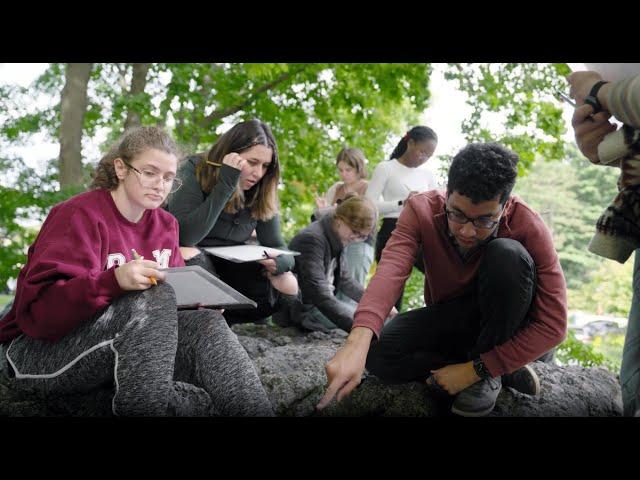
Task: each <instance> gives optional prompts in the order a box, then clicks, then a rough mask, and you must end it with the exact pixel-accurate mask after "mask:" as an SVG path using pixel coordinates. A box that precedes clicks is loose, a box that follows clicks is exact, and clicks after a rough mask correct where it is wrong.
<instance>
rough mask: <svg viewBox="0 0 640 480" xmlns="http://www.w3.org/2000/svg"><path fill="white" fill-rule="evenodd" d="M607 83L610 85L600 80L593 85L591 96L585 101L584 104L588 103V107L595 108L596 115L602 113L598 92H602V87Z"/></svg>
mask: <svg viewBox="0 0 640 480" xmlns="http://www.w3.org/2000/svg"><path fill="white" fill-rule="evenodd" d="M605 83H609V82H605V81H604V80H600V81H598V82H596V83H595V84H594V85H593V87H591V90H590V91H589V95H587V98H585V99H584V103H586V104H587V105H591V106H592V107H593V113H594V114H595V113H598V112H601V111H602V105H601V104H600V101H599V100H598V91H599V90H600V88H602V86H603V85H604V84H605Z"/></svg>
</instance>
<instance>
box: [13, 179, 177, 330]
mask: <svg viewBox="0 0 640 480" xmlns="http://www.w3.org/2000/svg"><path fill="white" fill-rule="evenodd" d="M132 248H133V249H135V250H136V251H137V252H138V253H139V254H140V255H141V256H143V257H144V258H145V259H146V260H154V261H157V262H158V263H159V264H160V266H161V267H179V266H184V260H183V258H182V255H181V254H180V250H179V248H178V222H177V220H176V219H175V218H174V217H173V216H172V215H171V214H169V213H167V212H166V211H164V210H163V209H161V208H157V209H154V210H146V211H145V212H144V214H143V216H142V218H141V219H140V221H138V222H137V223H133V222H130V221H129V220H127V219H126V218H125V217H123V216H122V214H121V213H120V211H119V210H118V208H117V207H116V204H115V203H114V201H113V198H112V197H111V194H110V193H109V192H108V191H107V190H103V189H98V190H92V191H89V192H85V193H81V194H79V195H76V196H74V197H72V198H70V199H68V200H66V201H65V202H62V203H60V204H58V205H56V206H54V207H53V208H52V209H51V212H50V213H49V215H48V216H47V219H46V220H45V222H44V224H43V225H42V228H41V229H40V232H39V233H38V236H37V237H36V240H35V242H34V243H33V245H31V247H29V251H28V254H27V264H26V265H25V266H24V267H23V268H22V270H21V271H20V274H19V275H18V284H17V289H16V296H15V300H14V303H13V307H12V308H11V310H10V311H9V313H7V315H5V316H4V317H3V318H2V319H1V320H0V342H6V341H8V340H11V339H13V338H14V337H17V336H18V335H19V334H21V333H24V334H26V335H28V336H29V337H32V338H36V339H40V340H49V341H56V340H58V339H60V338H61V337H63V336H64V335H65V334H66V333H68V332H69V331H70V330H72V329H73V328H74V327H76V326H77V325H79V324H80V323H82V322H84V321H86V320H89V319H90V318H92V317H93V316H95V315H96V314H98V313H100V312H101V311H102V310H104V309H105V308H106V307H107V306H108V305H109V304H110V303H111V302H112V301H113V300H114V299H115V298H117V297H119V296H120V295H122V294H124V293H125V292H124V291H123V290H122V289H121V288H120V286H119V285H118V282H117V281H116V277H115V274H114V272H115V268H116V267H117V266H118V265H120V264H122V263H126V262H128V261H130V260H132V259H133V258H132V253H131V249H132Z"/></svg>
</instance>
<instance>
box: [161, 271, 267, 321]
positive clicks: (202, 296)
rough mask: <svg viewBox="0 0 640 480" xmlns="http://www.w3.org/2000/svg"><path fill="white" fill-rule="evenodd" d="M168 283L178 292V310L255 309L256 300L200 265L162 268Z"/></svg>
mask: <svg viewBox="0 0 640 480" xmlns="http://www.w3.org/2000/svg"><path fill="white" fill-rule="evenodd" d="M160 270H162V271H163V272H165V273H166V280H165V281H166V282H167V283H168V284H169V285H171V286H172V287H173V289H174V290H175V292H176V298H177V302H178V309H189V308H197V307H198V305H200V306H202V307H206V308H215V309H220V308H224V309H227V310H234V309H238V308H255V307H256V306H257V304H256V302H254V301H253V300H251V299H250V298H247V297H245V296H244V295H242V294H241V293H240V292H238V291H237V290H234V289H233V288H231V287H230V286H229V285H227V284H226V283H224V282H223V281H222V280H220V279H219V278H218V277H216V276H215V275H212V274H211V273H209V272H207V271H206V270H205V269H204V268H202V267H201V266H199V265H191V266H188V267H176V268H161V269H160Z"/></svg>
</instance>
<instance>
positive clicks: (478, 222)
mask: <svg viewBox="0 0 640 480" xmlns="http://www.w3.org/2000/svg"><path fill="white" fill-rule="evenodd" d="M444 211H445V213H446V214H447V218H448V219H449V220H451V221H452V222H455V223H459V224H460V225H464V224H465V223H467V222H471V223H472V224H473V226H474V227H476V228H481V229H485V230H486V229H489V228H493V227H495V226H496V225H497V224H498V223H500V220H491V219H490V218H487V217H475V218H469V217H467V216H466V215H464V214H463V213H461V212H456V211H455V210H449V209H448V208H447V207H445V208H444ZM500 212H501V213H502V210H500Z"/></svg>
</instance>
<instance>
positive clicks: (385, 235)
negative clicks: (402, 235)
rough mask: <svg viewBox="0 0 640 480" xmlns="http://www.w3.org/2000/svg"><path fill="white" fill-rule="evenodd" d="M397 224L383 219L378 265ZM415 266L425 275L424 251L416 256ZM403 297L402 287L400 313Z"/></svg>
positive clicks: (377, 257)
mask: <svg viewBox="0 0 640 480" xmlns="http://www.w3.org/2000/svg"><path fill="white" fill-rule="evenodd" d="M396 223H398V219H397V218H383V219H382V226H381V227H380V230H379V231H378V235H377V236H376V262H377V263H380V258H381V257H382V250H384V247H385V245H386V244H387V241H388V240H389V237H391V233H392V232H393V229H394V228H396ZM413 266H414V267H416V268H417V269H418V270H420V271H421V272H422V273H424V257H423V255H422V249H420V250H419V251H418V255H417V256H416V261H415V262H414V264H413ZM403 296H404V287H402V290H401V291H400V296H399V297H398V300H397V301H396V309H397V310H398V312H399V311H400V310H401V308H402V297H403Z"/></svg>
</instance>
